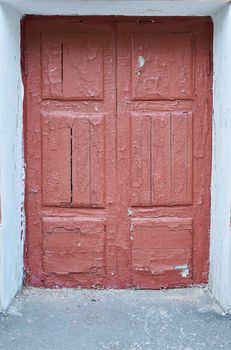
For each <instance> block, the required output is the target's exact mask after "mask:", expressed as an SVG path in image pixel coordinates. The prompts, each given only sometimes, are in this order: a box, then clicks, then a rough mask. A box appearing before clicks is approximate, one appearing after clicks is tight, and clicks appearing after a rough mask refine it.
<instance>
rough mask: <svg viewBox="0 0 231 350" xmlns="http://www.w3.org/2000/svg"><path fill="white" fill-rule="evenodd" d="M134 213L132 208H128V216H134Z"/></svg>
mask: <svg viewBox="0 0 231 350" xmlns="http://www.w3.org/2000/svg"><path fill="white" fill-rule="evenodd" d="M132 215H133V210H132V209H131V208H128V216H132Z"/></svg>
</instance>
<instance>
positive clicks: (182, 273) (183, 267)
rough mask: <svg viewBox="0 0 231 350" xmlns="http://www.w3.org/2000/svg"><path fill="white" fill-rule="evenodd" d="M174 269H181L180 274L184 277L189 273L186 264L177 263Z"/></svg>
mask: <svg viewBox="0 0 231 350" xmlns="http://www.w3.org/2000/svg"><path fill="white" fill-rule="evenodd" d="M175 270H181V272H180V274H181V276H182V277H183V278H186V277H188V275H189V268H188V264H184V265H177V266H175Z"/></svg>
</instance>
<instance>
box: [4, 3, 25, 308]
mask: <svg viewBox="0 0 231 350" xmlns="http://www.w3.org/2000/svg"><path fill="white" fill-rule="evenodd" d="M20 18H21V15H20V14H19V12H17V11H15V10H13V9H11V8H10V7H8V6H6V5H2V4H0V52H1V54H0V132H1V134H0V143H1V163H0V165H1V209H2V224H1V229H0V308H2V309H5V308H6V307H7V306H8V305H9V303H10V302H11V300H12V299H13V298H14V296H15V294H16V292H17V290H18V289H19V288H20V286H21V284H22V276H23V239H21V234H22V235H24V232H23V233H21V232H22V231H23V223H22V221H23V215H24V212H23V151H22V98H23V86H22V81H21V69H20Z"/></svg>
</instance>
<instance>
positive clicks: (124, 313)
mask: <svg viewBox="0 0 231 350" xmlns="http://www.w3.org/2000/svg"><path fill="white" fill-rule="evenodd" d="M0 349H1V350H29V349H30V350H40V349H41V350H45V349H49V350H53V349H55V350H64V349H65V350H74V349H75V350H101V349H108V350H159V349H161V350H168V349H171V350H175V349H176V350H194V349H195V350H204V349H206V350H219V349H223V350H231V316H228V315H226V316H225V315H224V313H222V310H221V309H220V308H219V306H218V305H217V304H216V302H215V301H214V299H213V298H211V296H210V295H209V293H208V291H207V290H206V289H202V288H192V289H178V290H162V291H138V290H123V291H115V290H70V289H69V290H67V289H62V290H41V289H32V288H29V289H24V290H23V292H22V293H21V294H20V295H19V296H18V297H17V298H16V300H15V302H14V304H13V305H12V306H11V308H10V309H9V311H8V313H7V314H6V315H0Z"/></svg>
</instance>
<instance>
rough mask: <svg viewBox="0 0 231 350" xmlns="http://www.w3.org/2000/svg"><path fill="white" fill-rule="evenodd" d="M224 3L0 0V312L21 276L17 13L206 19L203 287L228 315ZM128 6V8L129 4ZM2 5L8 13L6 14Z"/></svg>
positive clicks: (229, 187) (230, 256)
mask: <svg viewBox="0 0 231 350" xmlns="http://www.w3.org/2000/svg"><path fill="white" fill-rule="evenodd" d="M226 2H227V1H219V0H218V1H215V0H214V1H213V0H212V1H209V0H204V1H203V0H198V1H197V0H194V1H190V0H189V1H187V0H184V1H181V0H174V1H156V0H113V1H112V0H97V1H93V0H88V1H86V0H75V1H73V0H66V1H64V0H56V1H54V0H38V1H32V0H18V1H15V0H4V1H0V49H1V53H3V54H1V56H0V96H1V98H0V120H1V122H0V123H1V124H0V132H1V135H0V136H1V138H0V144H1V202H2V225H1V227H0V308H1V307H2V308H3V309H5V308H6V307H7V306H8V305H9V303H10V302H11V300H12V299H13V297H14V295H15V293H16V292H17V290H18V289H19V288H20V286H21V284H22V278H23V236H24V209H23V193H24V172H23V150H22V124H23V123H22V99H23V87H22V82H21V72H20V18H21V14H20V13H22V14H43V15H54V14H59V15H136V16H138V15H140V16H174V15H175V16H193V15H195V16H213V20H214V114H213V164H212V186H211V192H212V193H211V195H212V208H211V254H210V279H209V284H210V288H211V290H212V292H213V294H214V295H215V297H216V298H217V300H218V301H219V302H220V303H221V305H222V306H223V308H224V309H225V310H227V311H230V312H231V239H230V234H231V232H230V226H229V225H230V223H229V221H230V194H231V193H230V192H231V162H230V161H229V158H230V150H231V148H230V146H231V119H230V116H229V114H230V109H231V86H230V85H231V68H230V66H231V65H230V63H231V36H230V33H231V9H230V6H229V4H226V5H225V3H226ZM131 3H132V5H131ZM8 5H12V6H13V7H14V9H13V7H12V8H11V7H10V6H8Z"/></svg>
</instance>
